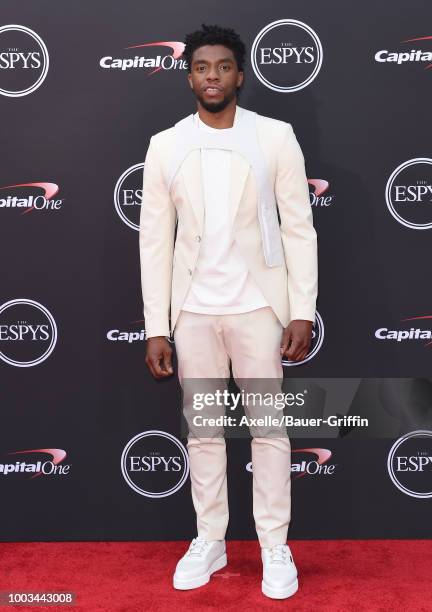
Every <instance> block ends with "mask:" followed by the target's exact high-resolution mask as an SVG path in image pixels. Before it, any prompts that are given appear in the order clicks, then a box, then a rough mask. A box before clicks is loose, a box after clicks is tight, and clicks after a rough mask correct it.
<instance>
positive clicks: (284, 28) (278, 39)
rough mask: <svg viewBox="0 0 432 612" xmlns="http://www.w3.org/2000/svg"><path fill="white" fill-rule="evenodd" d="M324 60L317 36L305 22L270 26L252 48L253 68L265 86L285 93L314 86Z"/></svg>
mask: <svg viewBox="0 0 432 612" xmlns="http://www.w3.org/2000/svg"><path fill="white" fill-rule="evenodd" d="M322 59H323V51H322V46H321V41H320V39H319V38H318V35H317V33H316V32H315V31H314V30H312V28H311V27H310V26H308V25H306V24H305V23H303V22H302V21H297V20H295V19H279V20H278V21H273V22H272V23H269V24H268V25H266V26H265V27H264V28H263V29H262V30H261V31H260V32H259V33H258V35H257V36H256V38H255V40H254V42H253V45H252V49H251V63H252V68H253V70H254V72H255V75H256V76H257V78H258V79H259V80H260V81H261V83H262V84H263V85H265V86H266V87H268V88H269V89H272V90H273V91H279V92H283V93H287V92H293V91H299V90H300V89H303V88H304V87H307V85H310V83H312V81H313V80H314V79H315V78H316V76H317V74H318V72H319V71H320V68H321V65H322Z"/></svg>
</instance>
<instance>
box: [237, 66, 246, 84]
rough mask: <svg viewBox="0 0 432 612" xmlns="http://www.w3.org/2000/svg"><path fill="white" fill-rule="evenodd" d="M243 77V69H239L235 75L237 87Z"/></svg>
mask: <svg viewBox="0 0 432 612" xmlns="http://www.w3.org/2000/svg"><path fill="white" fill-rule="evenodd" d="M243 78H244V74H243V71H242V70H240V71H239V73H238V75H237V87H240V86H241V85H242V83H243Z"/></svg>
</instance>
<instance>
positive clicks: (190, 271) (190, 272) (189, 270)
mask: <svg viewBox="0 0 432 612" xmlns="http://www.w3.org/2000/svg"><path fill="white" fill-rule="evenodd" d="M188 272H189V274H190V275H191V276H192V270H191V269H190V268H188Z"/></svg>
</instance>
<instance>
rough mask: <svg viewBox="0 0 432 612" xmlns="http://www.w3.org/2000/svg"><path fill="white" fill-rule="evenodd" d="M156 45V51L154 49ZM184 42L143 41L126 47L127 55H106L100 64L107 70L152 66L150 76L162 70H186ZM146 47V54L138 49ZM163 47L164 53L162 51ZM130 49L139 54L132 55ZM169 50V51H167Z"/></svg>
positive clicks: (136, 68) (140, 68) (138, 68)
mask: <svg viewBox="0 0 432 612" xmlns="http://www.w3.org/2000/svg"><path fill="white" fill-rule="evenodd" d="M153 47H156V51H155V50H154V49H152V48H153ZM184 47H185V46H184V43H182V42H179V41H177V40H174V41H172V40H161V41H157V42H151V43H141V44H138V45H130V46H129V47H125V49H126V57H113V56H111V55H106V56H104V57H102V58H101V59H100V61H99V66H100V67H101V68H104V69H105V70H121V71H122V72H124V71H126V70H142V69H148V68H151V69H152V70H151V71H150V72H149V73H148V76H150V75H152V74H155V73H156V72H159V71H160V70H185V69H186V67H187V66H186V61H185V60H184V59H183V58H182V54H183V50H184ZM144 48H146V51H145V52H146V55H142V51H138V49H140V50H141V49H143V50H144ZM161 48H162V50H163V51H164V53H161ZM129 49H132V50H133V51H132V52H130V55H131V54H132V53H135V54H139V55H134V56H133V57H130V55H128V51H129ZM167 51H169V52H167Z"/></svg>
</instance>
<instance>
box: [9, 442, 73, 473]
mask: <svg viewBox="0 0 432 612" xmlns="http://www.w3.org/2000/svg"><path fill="white" fill-rule="evenodd" d="M6 455H7V456H9V455H30V456H31V457H34V456H35V455H40V456H41V458H40V459H38V460H36V461H35V460H33V461H19V460H18V461H15V462H14V463H11V462H9V463H0V478H1V477H2V476H4V477H6V476H8V477H9V478H10V477H11V475H16V474H20V475H21V474H23V475H26V476H27V475H28V474H33V475H32V476H30V477H29V478H27V479H26V480H32V479H33V478H37V477H38V476H66V475H68V474H69V472H70V468H71V466H70V465H69V464H65V463H63V461H64V459H66V451H64V450H63V449H62V448H35V449H31V450H21V451H11V452H10V453H6ZM44 455H50V457H51V459H45V457H44Z"/></svg>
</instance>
